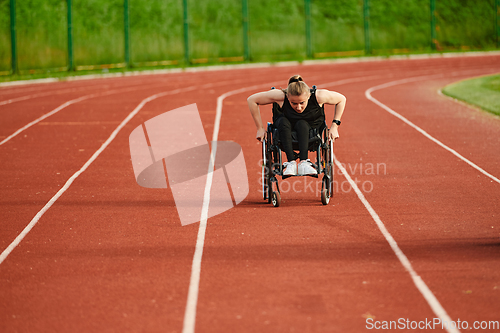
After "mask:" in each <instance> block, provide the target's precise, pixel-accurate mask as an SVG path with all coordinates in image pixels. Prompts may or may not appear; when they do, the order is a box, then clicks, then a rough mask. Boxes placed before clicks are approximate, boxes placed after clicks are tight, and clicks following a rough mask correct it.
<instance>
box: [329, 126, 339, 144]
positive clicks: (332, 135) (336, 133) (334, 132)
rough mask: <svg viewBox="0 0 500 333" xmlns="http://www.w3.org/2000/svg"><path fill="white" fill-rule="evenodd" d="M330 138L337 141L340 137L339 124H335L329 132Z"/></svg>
mask: <svg viewBox="0 0 500 333" xmlns="http://www.w3.org/2000/svg"><path fill="white" fill-rule="evenodd" d="M328 138H329V139H330V140H332V141H335V140H336V139H338V138H339V130H338V126H337V124H333V125H332V127H331V128H330V131H329V133H328Z"/></svg>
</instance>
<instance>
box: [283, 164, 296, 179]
mask: <svg viewBox="0 0 500 333" xmlns="http://www.w3.org/2000/svg"><path fill="white" fill-rule="evenodd" d="M283 166H284V167H285V169H284V170H283V176H296V175H297V162H295V161H291V162H285V163H283Z"/></svg>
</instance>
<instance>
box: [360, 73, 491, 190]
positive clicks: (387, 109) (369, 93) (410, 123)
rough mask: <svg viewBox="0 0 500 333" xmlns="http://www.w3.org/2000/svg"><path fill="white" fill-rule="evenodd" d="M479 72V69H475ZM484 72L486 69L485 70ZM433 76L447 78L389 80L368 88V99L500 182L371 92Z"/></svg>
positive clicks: (440, 75) (366, 94)
mask: <svg viewBox="0 0 500 333" xmlns="http://www.w3.org/2000/svg"><path fill="white" fill-rule="evenodd" d="M468 72H469V71H464V72H455V73H452V74H451V75H452V76H458V75H466V74H464V73H468ZM474 72H476V73H477V71H474ZM483 72H484V71H483ZM433 78H446V77H445V76H444V74H437V75H428V76H419V77H413V78H407V79H402V80H396V81H391V82H387V83H384V84H380V85H377V86H374V87H371V88H369V89H368V90H366V91H365V96H366V98H367V99H368V100H370V101H372V102H373V103H375V104H377V105H378V106H380V107H381V108H382V109H384V110H385V111H387V112H389V113H390V114H392V115H393V116H395V117H397V118H399V119H401V120H402V121H403V122H405V123H406V124H407V125H409V126H411V127H413V128H414V129H415V130H417V131H418V132H420V133H421V134H422V135H424V136H425V137H426V138H428V139H429V140H431V141H433V142H435V143H436V144H438V145H439V146H440V147H442V148H444V149H446V150H447V151H449V152H450V153H452V154H453V155H455V156H456V157H458V158H459V159H461V160H462V161H464V162H465V163H467V164H469V165H470V166H471V167H473V168H474V169H476V170H478V171H479V172H481V173H482V174H483V175H485V176H487V177H489V178H490V179H492V180H494V181H495V182H497V183H499V184H500V179H498V178H497V177H495V176H493V175H492V174H490V173H488V172H487V171H485V170H484V169H482V168H481V167H479V166H478V165H477V164H475V163H473V162H472V161H470V160H468V159H467V158H465V157H463V156H462V155H460V154H459V153H458V152H457V151H456V150H454V149H452V148H450V147H448V146H447V145H445V144H444V143H442V142H441V141H439V140H438V139H436V138H434V137H433V136H432V135H430V134H429V133H427V132H426V131H424V130H423V129H422V128H420V127H419V126H417V125H415V124H414V123H412V122H411V121H410V120H408V119H407V118H405V117H404V116H402V115H401V114H399V113H397V112H396V111H394V110H392V109H391V108H389V107H388V106H387V105H385V104H384V103H382V102H380V101H379V100H377V99H376V98H374V97H373V96H372V95H371V93H372V92H374V91H377V90H380V89H384V88H388V87H392V86H395V85H399V84H405V83H410V82H415V81H423V80H428V79H433Z"/></svg>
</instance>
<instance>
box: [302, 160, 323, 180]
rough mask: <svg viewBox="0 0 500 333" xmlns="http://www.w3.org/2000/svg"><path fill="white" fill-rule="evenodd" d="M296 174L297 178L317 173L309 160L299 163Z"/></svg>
mask: <svg viewBox="0 0 500 333" xmlns="http://www.w3.org/2000/svg"><path fill="white" fill-rule="evenodd" d="M298 169H299V170H298V172H297V174H298V175H299V176H306V175H317V174H318V171H316V169H315V168H314V167H313V166H312V163H311V162H310V161H309V160H303V161H300V163H299V166H298Z"/></svg>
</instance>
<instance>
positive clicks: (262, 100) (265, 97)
mask: <svg viewBox="0 0 500 333" xmlns="http://www.w3.org/2000/svg"><path fill="white" fill-rule="evenodd" d="M249 99H253V100H254V101H255V102H256V103H257V104H261V105H264V104H271V103H274V102H277V103H280V102H283V101H284V100H285V93H284V92H283V91H282V90H281V89H271V90H267V91H262V92H259V93H256V94H253V95H251V96H250V97H249Z"/></svg>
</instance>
